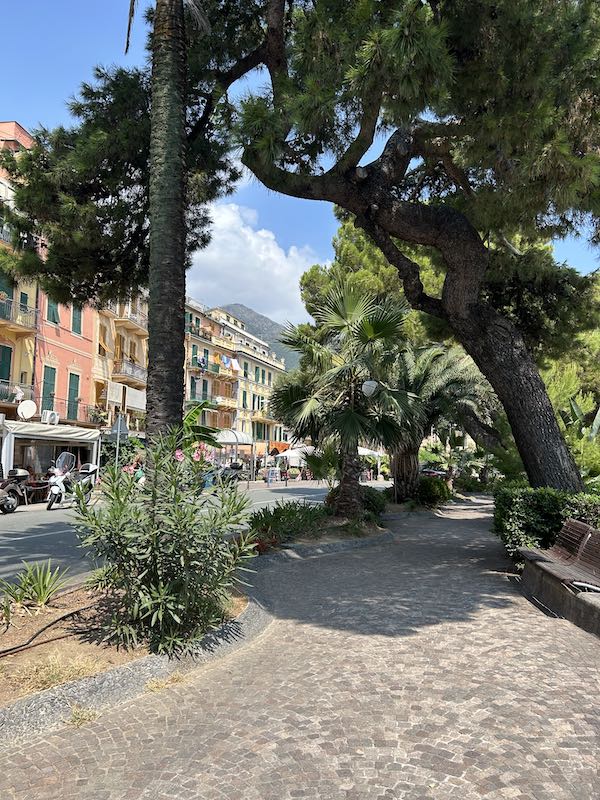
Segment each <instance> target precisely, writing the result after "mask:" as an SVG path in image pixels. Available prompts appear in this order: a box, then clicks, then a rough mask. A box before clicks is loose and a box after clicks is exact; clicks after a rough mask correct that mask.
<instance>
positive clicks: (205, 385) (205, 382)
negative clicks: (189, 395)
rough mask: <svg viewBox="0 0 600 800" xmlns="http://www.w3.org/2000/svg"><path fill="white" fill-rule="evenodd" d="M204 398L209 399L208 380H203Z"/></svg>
mask: <svg viewBox="0 0 600 800" xmlns="http://www.w3.org/2000/svg"><path fill="white" fill-rule="evenodd" d="M202 399H203V400H208V381H207V380H203V381H202Z"/></svg>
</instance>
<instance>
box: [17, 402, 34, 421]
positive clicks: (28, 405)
mask: <svg viewBox="0 0 600 800" xmlns="http://www.w3.org/2000/svg"><path fill="white" fill-rule="evenodd" d="M17 414H18V415H19V416H20V417H21V419H31V418H32V417H35V415H36V414H37V406H36V404H35V403H34V402H33V400H23V402H22V403H19V405H18V406H17Z"/></svg>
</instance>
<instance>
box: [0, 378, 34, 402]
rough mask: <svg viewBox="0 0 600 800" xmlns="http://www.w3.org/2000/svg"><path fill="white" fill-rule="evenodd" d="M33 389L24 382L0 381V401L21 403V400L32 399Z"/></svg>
mask: <svg viewBox="0 0 600 800" xmlns="http://www.w3.org/2000/svg"><path fill="white" fill-rule="evenodd" d="M32 396H33V389H32V388H31V386H27V385H26V384H23V383H13V382H11V381H0V403H10V404H11V405H15V406H17V405H19V403H20V402H21V400H31V398H32Z"/></svg>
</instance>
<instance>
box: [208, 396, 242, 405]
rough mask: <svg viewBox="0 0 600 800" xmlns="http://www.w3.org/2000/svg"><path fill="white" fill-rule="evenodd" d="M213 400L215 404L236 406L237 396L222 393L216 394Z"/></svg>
mask: <svg viewBox="0 0 600 800" xmlns="http://www.w3.org/2000/svg"><path fill="white" fill-rule="evenodd" d="M212 400H213V402H214V403H216V404H217V406H223V407H225V408H237V397H229V396H228V395H224V394H216V395H214V396H213V398H212Z"/></svg>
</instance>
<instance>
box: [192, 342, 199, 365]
mask: <svg viewBox="0 0 600 800" xmlns="http://www.w3.org/2000/svg"><path fill="white" fill-rule="evenodd" d="M192 366H193V367H197V366H198V345H197V344H193V345H192Z"/></svg>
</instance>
